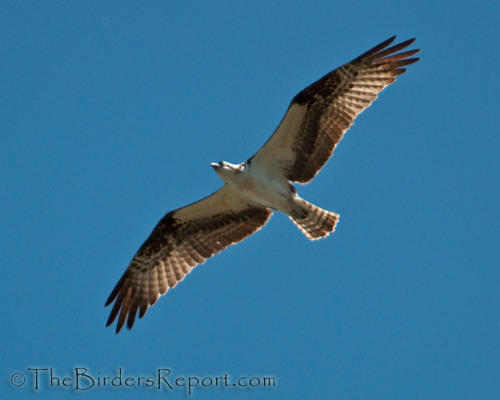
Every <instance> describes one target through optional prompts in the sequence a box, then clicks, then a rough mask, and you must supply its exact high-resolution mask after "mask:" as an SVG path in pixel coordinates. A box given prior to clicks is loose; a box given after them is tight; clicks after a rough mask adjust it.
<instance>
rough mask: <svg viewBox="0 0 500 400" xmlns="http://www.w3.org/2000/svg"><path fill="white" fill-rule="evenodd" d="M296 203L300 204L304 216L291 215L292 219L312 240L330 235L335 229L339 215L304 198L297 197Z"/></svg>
mask: <svg viewBox="0 0 500 400" xmlns="http://www.w3.org/2000/svg"><path fill="white" fill-rule="evenodd" d="M295 203H296V204H297V205H299V206H300V208H301V210H302V212H303V213H302V214H303V216H300V217H295V216H290V219H291V220H292V221H293V223H294V224H295V225H297V226H298V227H299V229H300V230H301V231H302V232H303V233H304V235H306V236H307V238H308V239H310V240H315V239H320V238H322V237H325V236H328V234H329V233H330V232H333V231H334V230H335V225H336V224H337V221H338V220H339V215H338V214H336V213H334V212H331V211H326V210H322V209H321V208H319V207H316V206H315V205H313V204H311V203H308V202H307V201H305V200H303V199H300V198H299V199H296V201H295Z"/></svg>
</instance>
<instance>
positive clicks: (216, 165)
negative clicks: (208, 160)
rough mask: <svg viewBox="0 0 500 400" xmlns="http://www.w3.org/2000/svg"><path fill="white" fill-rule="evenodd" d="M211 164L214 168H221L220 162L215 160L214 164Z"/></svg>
mask: <svg viewBox="0 0 500 400" xmlns="http://www.w3.org/2000/svg"><path fill="white" fill-rule="evenodd" d="M210 166H211V167H212V168H214V169H217V168H219V167H220V165H219V164H218V163H214V162H213V163H212V164H210Z"/></svg>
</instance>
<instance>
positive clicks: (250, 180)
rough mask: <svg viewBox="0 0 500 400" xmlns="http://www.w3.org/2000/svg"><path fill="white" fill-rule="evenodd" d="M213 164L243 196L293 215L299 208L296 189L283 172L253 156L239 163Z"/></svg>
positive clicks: (224, 179) (225, 180) (219, 173)
mask: <svg viewBox="0 0 500 400" xmlns="http://www.w3.org/2000/svg"><path fill="white" fill-rule="evenodd" d="M211 165H212V167H213V168H214V169H215V171H216V172H217V174H218V175H219V177H220V178H221V179H222V180H223V181H224V182H226V183H227V184H228V185H232V186H233V187H234V188H235V189H236V190H237V191H238V193H239V194H240V195H241V196H243V197H246V198H248V199H250V200H252V201H254V202H256V203H258V204H261V205H262V206H264V207H268V208H270V209H272V210H277V211H281V212H282V213H284V214H286V215H288V216H291V215H294V211H295V210H297V206H294V204H295V198H297V191H296V190H295V189H294V188H293V186H292V184H291V182H290V181H288V179H285V178H284V176H283V174H279V173H277V172H276V171H274V170H272V169H266V168H265V166H262V165H261V164H260V163H259V162H252V161H251V160H250V161H246V162H244V163H241V164H239V165H232V164H229V163H227V162H225V161H220V162H219V163H217V164H215V163H213V164H211ZM233 171H237V172H236V173H235V172H233Z"/></svg>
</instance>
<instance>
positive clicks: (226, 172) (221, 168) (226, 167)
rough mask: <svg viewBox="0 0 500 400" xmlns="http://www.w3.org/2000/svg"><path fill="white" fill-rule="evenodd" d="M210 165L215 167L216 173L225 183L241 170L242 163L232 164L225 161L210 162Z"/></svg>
mask: <svg viewBox="0 0 500 400" xmlns="http://www.w3.org/2000/svg"><path fill="white" fill-rule="evenodd" d="M210 166H211V167H212V168H213V169H215V172H217V175H219V177H220V178H221V179H222V180H223V181H224V182H226V183H229V181H231V180H232V179H234V177H235V176H236V175H238V174H240V173H242V172H243V164H239V165H234V164H230V163H228V162H226V161H219V162H218V163H212V164H210Z"/></svg>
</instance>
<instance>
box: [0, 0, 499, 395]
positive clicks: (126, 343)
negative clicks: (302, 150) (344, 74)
mask: <svg viewBox="0 0 500 400" xmlns="http://www.w3.org/2000/svg"><path fill="white" fill-rule="evenodd" d="M499 11H500V4H499V3H498V2H494V1H483V2H481V3H477V2H472V1H462V2H435V1H423V2H413V3H410V2H401V1H382V2H373V1H364V0H361V1H354V2H343V3H342V2H341V3H339V2H330V1H310V2H305V1H287V2H285V1H253V2H240V1H213V2H196V1H193V2H167V1H162V2H160V1H150V2H130V1H129V2H101V1H86V2H83V1H59V2H55V1H53V2H43V4H42V2H34V1H23V2H21V1H3V2H2V3H1V5H0V15H2V21H3V22H2V24H1V25H0V54H1V60H2V61H1V62H0V103H1V104H0V169H1V171H2V173H1V174H0V188H1V189H0V220H1V221H2V222H1V225H0V247H1V251H0V265H1V267H2V272H3V282H2V283H3V289H2V298H3V299H4V300H3V311H2V324H1V327H0V335H1V336H0V339H1V343H2V346H1V359H2V363H1V364H2V365H1V382H2V383H1V386H0V388H1V389H0V391H1V392H2V393H5V394H6V395H7V396H8V397H4V396H3V395H2V397H3V398H19V399H21V398H32V397H33V396H37V397H38V398H48V397H49V396H50V398H53V399H58V398H65V397H67V396H70V395H72V394H73V393H74V392H80V391H77V390H75V388H74V386H73V387H68V388H63V387H61V386H60V387H54V386H52V387H51V386H50V384H48V383H47V375H42V376H41V382H40V388H39V389H38V390H37V391H35V390H34V382H33V375H32V372H29V371H27V369H28V368H53V373H54V374H55V375H56V376H58V377H60V378H64V377H66V376H70V377H74V375H75V368H87V369H88V373H89V374H90V375H91V376H93V377H94V378H96V379H97V377H101V376H109V377H114V376H116V374H117V371H118V370H119V368H121V369H122V373H123V376H124V378H125V377H134V378H135V379H137V377H139V376H144V377H148V376H156V371H157V370H158V368H168V369H170V370H171V371H172V372H171V375H170V376H171V377H174V378H177V377H184V378H185V379H187V378H189V377H198V378H200V379H202V378H204V377H212V378H214V379H215V377H220V376H223V375H224V374H228V376H230V377H231V379H234V381H231V383H232V382H235V381H236V379H238V378H240V377H246V378H247V379H250V378H251V377H260V378H262V377H265V376H267V377H271V376H272V377H275V378H276V386H275V387H273V388H264V387H256V388H250V387H248V386H247V387H246V388H238V387H232V386H231V387H229V388H221V387H220V386H219V387H214V385H212V386H211V387H207V388H202V387H200V386H201V384H200V385H199V386H197V387H195V388H194V390H193V394H192V396H191V398H203V399H220V398H227V399H235V398H241V399H246V398H257V397H258V398H269V399H278V398H282V399H304V398H333V399H497V398H498V396H499V395H500V380H499V379H498V377H499V374H500V339H499V338H500V307H499V306H500V295H499V287H500V272H499V266H500V241H499V237H500V236H499V233H498V226H499V224H500V218H499V212H498V206H499V204H500V185H499V178H500V176H499V170H500V168H499V167H500V162H499V158H500V157H499V149H500V146H499V145H500V138H499V136H500V135H499V131H498V109H499V106H500V100H499V99H500V97H499V91H500V78H499V74H498V65H499V64H500V57H499V53H498V44H499V43H500V30H499V28H498V19H499V16H500V12H499ZM394 34H397V35H398V40H406V39H408V38H411V37H414V36H416V37H417V41H416V42H415V44H414V45H413V46H412V47H413V48H421V49H422V52H421V54H420V56H421V57H422V60H421V61H420V62H419V63H417V64H415V65H412V66H410V67H409V72H408V73H407V74H405V75H403V76H401V77H400V78H398V81H397V82H396V83H395V84H394V85H392V86H390V87H389V88H387V89H386V90H385V91H383V92H382V93H381V95H380V98H379V99H378V100H377V101H376V102H375V103H374V104H373V105H372V106H371V107H370V108H369V109H368V110H366V111H365V112H364V113H363V114H362V115H361V116H360V117H359V118H358V119H357V120H356V122H355V124H354V126H353V127H352V128H351V130H350V131H349V132H348V133H347V134H346V136H345V138H344V139H343V140H342V141H341V143H340V145H339V147H338V148H337V149H336V151H335V154H334V156H333V158H332V159H331V160H330V162H329V163H328V164H327V166H326V167H325V168H324V169H323V170H322V171H321V173H320V174H319V175H318V176H317V178H316V179H315V180H314V181H313V182H312V183H310V184H309V185H307V186H303V187H299V188H298V190H299V193H300V195H301V196H302V197H303V198H306V199H307V200H309V201H311V202H312V203H314V204H317V205H318V206H320V207H323V208H325V209H328V210H331V211H334V212H337V213H339V214H340V216H341V218H340V222H339V224H338V226H337V230H336V232H335V233H334V234H333V235H331V236H329V237H328V238H327V239H324V240H320V241H317V242H310V241H308V240H307V239H306V238H305V237H304V236H303V235H302V233H301V232H300V231H299V230H298V229H297V228H296V227H295V226H294V225H293V224H292V223H291V221H289V220H288V218H286V217H285V216H283V215H277V214H275V215H274V216H273V218H272V219H271V221H270V222H269V223H268V225H267V226H266V227H265V229H263V230H262V231H260V232H258V233H257V234H256V235H254V236H252V237H251V238H249V239H247V240H246V241H244V242H242V243H240V244H238V245H236V246H233V247H231V248H229V249H228V250H226V251H224V252H223V253H221V254H219V255H217V256H215V257H214V258H212V259H210V260H208V261H207V263H206V264H204V265H203V266H199V267H197V268H195V269H194V270H193V271H192V272H191V274H190V275H189V276H188V277H187V278H186V279H185V280H184V281H183V282H181V283H180V284H179V285H178V286H177V287H176V288H175V289H173V290H172V291H170V292H168V293H167V295H166V296H164V297H162V298H160V300H159V301H158V303H157V304H156V305H155V306H154V307H152V308H150V309H149V311H148V313H147V315H146V317H145V318H144V319H142V320H139V321H136V325H135V326H134V328H133V329H132V330H131V331H128V330H124V331H122V332H121V333H120V334H119V335H115V333H114V327H113V328H107V329H106V328H105V327H104V325H105V322H106V319H107V316H108V314H109V311H110V308H104V307H103V305H104V302H105V300H106V298H107V296H108V295H109V293H110V291H111V290H112V288H113V287H114V285H115V284H116V282H117V280H118V279H119V278H120V276H121V275H122V273H123V272H124V270H125V268H126V267H127V265H128V263H129V261H130V259H131V258H132V256H133V255H134V253H135V251H136V250H137V249H138V247H139V246H140V245H141V244H142V242H143V241H144V240H145V239H146V237H147V236H148V234H149V233H150V231H151V230H152V228H153V227H154V226H155V224H156V223H157V222H158V220H159V219H160V218H161V217H162V216H163V215H164V214H165V213H166V212H168V211H169V210H171V209H174V208H178V207H181V206H183V205H186V204H188V203H191V202H193V201H196V200H198V199H200V198H201V197H204V196H206V195H207V194H209V193H211V192H213V191H215V190H217V189H218V188H219V187H220V186H221V181H220V179H219V178H218V177H217V175H216V174H215V173H214V171H213V170H212V169H211V168H210V167H209V164H210V162H214V161H215V162H216V161H219V160H226V161H229V162H233V163H238V162H241V161H243V160H245V159H246V158H248V157H249V156H250V155H252V154H253V153H254V152H255V151H256V150H257V149H258V148H259V147H260V146H261V145H262V144H263V143H264V142H265V141H266V140H267V138H268V137H269V136H270V134H271V133H272V131H273V130H274V129H275V127H276V126H277V124H278V123H279V121H280V120H281V118H282V116H283V114H284V112H285V111H286V108H287V107H288V104H289V102H290V100H291V99H292V97H293V96H294V95H295V94H296V93H297V92H298V91H300V90H301V89H302V88H304V87H305V86H307V85H309V84H310V83H312V82H313V81H315V80H316V79H318V78H320V77H321V76H322V75H324V74H325V73H327V72H329V71H330V70H332V69H334V68H336V67H337V66H339V65H341V64H343V63H345V62H347V61H349V60H351V59H353V58H354V57H356V56H358V55H359V54H361V53H363V52H364V51H366V50H368V49H369V48H371V47H372V46H374V45H376V44H378V43H379V42H381V41H383V40H385V39H387V38H388V37H390V36H392V35H394ZM17 372H20V373H23V374H24V375H25V377H26V383H25V385H24V386H22V387H19V388H16V387H14V386H13V385H12V384H11V383H10V379H11V376H12V375H13V374H14V373H17ZM172 381H173V380H171V382H172ZM135 382H137V380H136V381H135ZM186 382H187V381H186ZM206 382H208V381H206ZM254 383H255V381H254ZM83 385H84V384H83V383H82V387H83ZM82 393H84V394H83V396H87V397H88V396H92V398H97V399H99V398H106V399H108V398H118V397H119V398H120V399H128V398H133V397H134V398H135V397H137V396H138V395H140V396H141V398H149V397H154V396H158V395H160V396H166V395H168V396H171V397H172V398H186V397H189V396H188V394H187V388H186V387H183V388H175V389H173V390H170V389H168V388H165V387H162V389H161V391H160V392H159V391H158V390H157V389H155V388H147V387H144V385H142V386H140V387H137V386H134V387H128V388H127V387H124V386H123V385H122V387H119V388H112V387H109V385H108V386H106V387H97V383H96V386H95V387H93V388H91V389H89V390H87V391H84V392H82Z"/></svg>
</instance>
